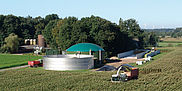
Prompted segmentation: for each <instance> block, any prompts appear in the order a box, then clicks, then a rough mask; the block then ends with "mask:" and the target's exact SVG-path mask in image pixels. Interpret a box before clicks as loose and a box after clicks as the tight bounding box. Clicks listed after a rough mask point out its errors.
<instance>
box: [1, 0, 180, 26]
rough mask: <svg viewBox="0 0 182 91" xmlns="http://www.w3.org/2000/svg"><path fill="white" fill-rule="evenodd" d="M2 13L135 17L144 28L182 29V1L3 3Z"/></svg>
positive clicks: (6, 0)
mask: <svg viewBox="0 0 182 91" xmlns="http://www.w3.org/2000/svg"><path fill="white" fill-rule="evenodd" d="M0 2H1V3H0V14H3V15H8V14H13V15H16V16H23V17H26V16H28V15H29V16H32V17H37V16H42V17H45V16H46V15H48V14H52V13H54V14H58V15H59V17H61V18H64V17H68V16H75V17H77V18H79V19H80V18H82V17H89V16H91V15H95V16H100V17H102V18H105V19H107V20H109V21H111V22H113V23H117V24H118V21H119V18H122V19H124V20H126V19H130V18H134V19H136V20H137V21H138V23H139V24H140V27H141V28H176V27H182V12H181V10H182V0H0Z"/></svg>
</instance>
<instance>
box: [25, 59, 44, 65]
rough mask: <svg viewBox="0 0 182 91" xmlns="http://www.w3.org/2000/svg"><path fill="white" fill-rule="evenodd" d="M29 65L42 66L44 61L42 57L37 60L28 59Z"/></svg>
mask: <svg viewBox="0 0 182 91" xmlns="http://www.w3.org/2000/svg"><path fill="white" fill-rule="evenodd" d="M28 65H29V67H42V65H43V62H42V60H41V59H39V60H35V61H28Z"/></svg>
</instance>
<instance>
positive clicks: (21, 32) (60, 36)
mask: <svg viewBox="0 0 182 91" xmlns="http://www.w3.org/2000/svg"><path fill="white" fill-rule="evenodd" d="M11 33H14V34H11ZM10 34H11V36H16V35H17V36H18V40H19V41H20V43H17V44H19V45H23V40H24V39H32V38H37V35H39V34H42V35H43V36H44V38H45V40H46V43H47V44H48V45H49V46H50V47H51V48H52V49H57V50H60V51H64V50H66V49H67V48H68V47H70V46H72V45H74V44H76V43H83V42H89V43H94V44H97V45H100V46H101V47H103V48H104V49H105V50H106V55H107V56H111V55H115V54H117V53H119V52H123V51H127V50H131V49H136V48H144V47H146V46H149V45H150V46H154V45H155V44H156V42H157V40H158V38H157V36H156V35H155V34H154V33H148V32H145V31H143V30H142V29H141V28H140V26H139V24H138V23H137V21H136V20H135V19H128V20H122V19H121V18H120V20H119V24H116V23H112V22H111V21H109V20H106V19H103V18H101V17H98V16H93V15H92V16H90V17H83V18H81V19H80V20H79V19H78V18H76V17H66V18H63V19H62V18H59V17H58V15H57V14H50V15H47V16H46V17H45V18H43V17H40V16H39V17H35V18H32V17H31V16H28V17H20V16H14V15H0V40H1V41H0V46H1V50H3V48H5V47H4V46H6V45H7V41H5V39H6V38H7V37H8V36H9V35H10ZM7 49H8V48H7Z"/></svg>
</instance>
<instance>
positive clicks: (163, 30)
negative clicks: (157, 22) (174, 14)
mask: <svg viewBox="0 0 182 91" xmlns="http://www.w3.org/2000/svg"><path fill="white" fill-rule="evenodd" d="M143 30H144V31H146V32H173V31H174V30H176V29H165V28H161V29H143Z"/></svg>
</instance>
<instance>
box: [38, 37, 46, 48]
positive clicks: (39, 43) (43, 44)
mask: <svg viewBox="0 0 182 91" xmlns="http://www.w3.org/2000/svg"><path fill="white" fill-rule="evenodd" d="M38 46H39V47H45V42H44V36H43V35H38Z"/></svg>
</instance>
